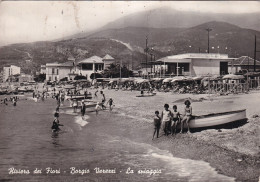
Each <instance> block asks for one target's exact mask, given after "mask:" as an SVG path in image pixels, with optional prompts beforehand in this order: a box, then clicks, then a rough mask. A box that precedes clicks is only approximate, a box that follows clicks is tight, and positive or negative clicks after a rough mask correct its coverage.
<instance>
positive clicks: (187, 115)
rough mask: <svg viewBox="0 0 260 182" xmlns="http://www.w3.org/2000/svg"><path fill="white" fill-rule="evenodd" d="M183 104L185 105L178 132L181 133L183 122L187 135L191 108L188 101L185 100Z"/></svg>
mask: <svg viewBox="0 0 260 182" xmlns="http://www.w3.org/2000/svg"><path fill="white" fill-rule="evenodd" d="M184 104H185V105H186V107H185V109H184V117H183V118H182V120H181V131H180V133H182V129H183V124H184V121H185V122H186V124H187V127H188V133H190V127H189V121H190V120H191V116H192V107H191V106H190V104H191V103H190V101H189V100H186V101H185V102H184Z"/></svg>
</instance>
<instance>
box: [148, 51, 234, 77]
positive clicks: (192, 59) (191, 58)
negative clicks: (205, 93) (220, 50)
mask: <svg viewBox="0 0 260 182" xmlns="http://www.w3.org/2000/svg"><path fill="white" fill-rule="evenodd" d="M234 59H235V58H229V57H228V55H227V54H215V53H210V54H207V53H187V54H179V55H172V56H167V57H163V58H161V59H159V60H157V61H155V63H154V65H152V66H153V67H152V69H151V70H153V71H154V72H156V73H160V75H161V76H165V75H176V76H179V75H184V76H203V75H209V74H210V75H225V74H228V73H229V72H228V63H229V62H230V61H232V60H234Z"/></svg>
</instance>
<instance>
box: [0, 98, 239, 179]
mask: <svg viewBox="0 0 260 182" xmlns="http://www.w3.org/2000/svg"><path fill="white" fill-rule="evenodd" d="M9 97H10V96H8V98H9ZM1 99H3V97H1ZM55 108H56V102H55V100H54V99H51V98H49V99H47V100H45V101H38V102H36V100H34V99H33V98H32V97H31V96H30V95H28V96H19V100H18V102H17V106H13V105H12V103H11V102H8V105H5V104H1V105H0V159H1V162H0V181H179V182H182V181H183V182H184V181H190V182H206V181H211V182H219V181H235V179H234V178H232V177H227V176H224V175H222V174H219V173H218V172H217V171H216V170H215V169H214V168H213V167H211V166H210V164H209V163H207V162H204V161H197V160H191V159H184V158H178V157H175V156H173V155H172V154H171V153H170V152H169V151H167V150H161V149H159V148H157V147H154V146H152V145H150V144H147V143H140V142H137V141H134V140H132V139H130V138H129V137H127V135H124V136H122V135H120V134H117V132H116V131H117V129H116V128H113V127H114V126H112V125H111V124H103V123H104V122H107V123H109V121H108V120H111V119H113V117H117V116H116V114H114V116H113V117H109V118H108V120H106V121H102V120H100V119H98V116H96V115H95V113H92V112H87V115H86V116H85V117H84V118H83V119H82V117H81V116H80V115H79V114H77V113H73V112H72V111H69V110H62V109H61V111H60V118H59V120H60V122H61V124H63V125H64V126H61V131H60V132H58V133H53V132H52V130H51V125H52V122H53V120H54V116H53V114H54V111H55ZM110 122H111V121H110ZM115 127H116V126H115ZM109 128H113V131H115V132H106V130H109Z"/></svg>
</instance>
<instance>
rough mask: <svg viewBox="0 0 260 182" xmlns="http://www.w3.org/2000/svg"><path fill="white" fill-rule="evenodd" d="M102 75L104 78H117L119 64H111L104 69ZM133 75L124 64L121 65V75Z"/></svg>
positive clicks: (124, 76)
mask: <svg viewBox="0 0 260 182" xmlns="http://www.w3.org/2000/svg"><path fill="white" fill-rule="evenodd" d="M103 76H104V77H106V78H109V77H112V78H119V77H120V65H119V64H111V65H110V66H109V67H108V68H107V69H106V70H104V73H103ZM130 76H133V71H131V70H129V69H127V67H126V66H125V65H124V66H123V67H121V77H122V78H126V77H130Z"/></svg>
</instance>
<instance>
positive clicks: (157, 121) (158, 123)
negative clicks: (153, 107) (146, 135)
mask: <svg viewBox="0 0 260 182" xmlns="http://www.w3.org/2000/svg"><path fill="white" fill-rule="evenodd" d="M153 122H154V133H153V139H154V135H155V133H157V138H159V131H160V128H161V118H160V116H159V111H155V116H154V118H153Z"/></svg>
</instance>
